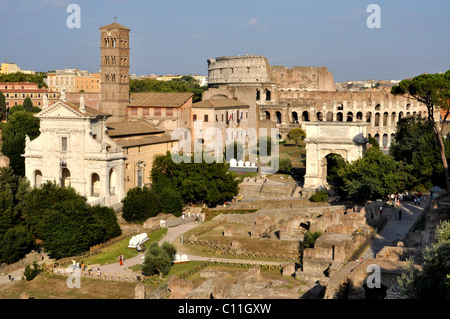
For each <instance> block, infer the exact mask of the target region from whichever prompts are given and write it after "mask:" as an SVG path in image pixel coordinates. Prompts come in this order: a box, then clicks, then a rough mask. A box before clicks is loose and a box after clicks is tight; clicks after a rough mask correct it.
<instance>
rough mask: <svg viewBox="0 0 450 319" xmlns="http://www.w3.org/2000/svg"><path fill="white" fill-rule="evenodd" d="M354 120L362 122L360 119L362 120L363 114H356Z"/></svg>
mask: <svg viewBox="0 0 450 319" xmlns="http://www.w3.org/2000/svg"><path fill="white" fill-rule="evenodd" d="M356 119H357V120H362V119H363V114H362V112H358V113H356Z"/></svg>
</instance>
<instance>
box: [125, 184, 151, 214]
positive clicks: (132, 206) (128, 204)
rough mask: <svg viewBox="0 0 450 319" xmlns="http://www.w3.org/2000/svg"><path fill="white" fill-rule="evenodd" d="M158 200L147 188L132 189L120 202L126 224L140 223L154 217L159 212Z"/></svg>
mask: <svg viewBox="0 0 450 319" xmlns="http://www.w3.org/2000/svg"><path fill="white" fill-rule="evenodd" d="M158 199H159V198H158V196H156V193H155V191H154V190H152V189H150V188H148V187H147V186H144V187H134V188H132V189H130V190H128V192H127V196H126V197H125V198H124V199H123V200H122V203H123V213H122V217H123V218H124V219H125V220H126V221H128V222H142V221H145V220H146V219H148V218H150V217H153V216H156V215H157V214H158V213H159V212H160V210H159V205H158V204H159V203H158Z"/></svg>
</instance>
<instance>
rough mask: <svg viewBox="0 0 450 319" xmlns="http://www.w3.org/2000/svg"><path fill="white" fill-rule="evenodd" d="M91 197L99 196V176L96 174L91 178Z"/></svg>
mask: <svg viewBox="0 0 450 319" xmlns="http://www.w3.org/2000/svg"><path fill="white" fill-rule="evenodd" d="M91 196H93V197H99V196H100V176H99V175H98V174H97V173H94V174H92V176H91Z"/></svg>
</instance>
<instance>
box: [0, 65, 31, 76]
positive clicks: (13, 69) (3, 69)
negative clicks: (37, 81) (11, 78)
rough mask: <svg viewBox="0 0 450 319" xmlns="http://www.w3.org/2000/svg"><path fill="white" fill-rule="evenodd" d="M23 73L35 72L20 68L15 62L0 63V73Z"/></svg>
mask: <svg viewBox="0 0 450 319" xmlns="http://www.w3.org/2000/svg"><path fill="white" fill-rule="evenodd" d="M17 72H20V73H24V74H35V72H34V71H28V70H21V69H20V68H19V66H18V65H17V64H15V63H2V64H0V74H11V73H17Z"/></svg>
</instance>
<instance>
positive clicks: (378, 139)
mask: <svg viewBox="0 0 450 319" xmlns="http://www.w3.org/2000/svg"><path fill="white" fill-rule="evenodd" d="M374 138H375V141H377V143H378V145H379V144H380V134H378V133H377V134H375V136H374Z"/></svg>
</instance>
